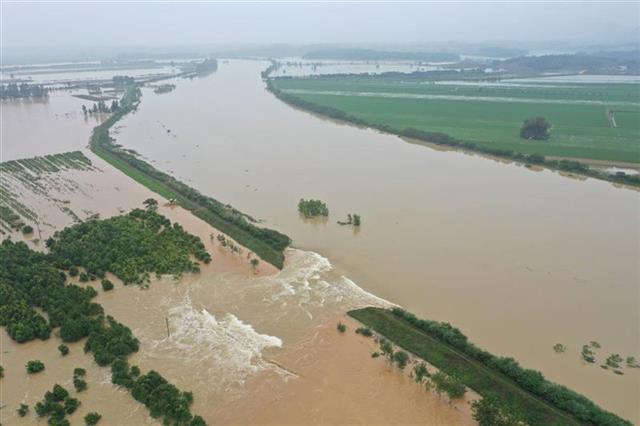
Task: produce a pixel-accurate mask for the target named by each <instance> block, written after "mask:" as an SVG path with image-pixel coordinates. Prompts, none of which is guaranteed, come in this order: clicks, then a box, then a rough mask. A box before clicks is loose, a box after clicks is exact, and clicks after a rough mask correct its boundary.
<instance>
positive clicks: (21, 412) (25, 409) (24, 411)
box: [16, 404, 29, 417]
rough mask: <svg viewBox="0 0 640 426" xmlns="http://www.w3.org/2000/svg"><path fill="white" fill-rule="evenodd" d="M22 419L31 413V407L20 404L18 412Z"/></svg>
mask: <svg viewBox="0 0 640 426" xmlns="http://www.w3.org/2000/svg"><path fill="white" fill-rule="evenodd" d="M16 412H17V413H18V415H19V416H20V417H24V416H26V415H27V413H28V412H29V406H28V405H27V404H20V407H18V409H17V410H16Z"/></svg>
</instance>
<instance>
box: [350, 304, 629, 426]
mask: <svg viewBox="0 0 640 426" xmlns="http://www.w3.org/2000/svg"><path fill="white" fill-rule="evenodd" d="M349 315H350V316H352V317H353V318H355V319H357V320H359V321H360V322H362V323H363V324H365V325H366V326H369V327H371V328H373V329H374V330H375V331H377V332H378V333H381V334H382V335H384V336H385V337H386V338H388V339H389V340H390V341H392V342H393V343H395V344H397V345H399V346H401V347H402V348H404V349H406V350H408V351H410V352H412V353H414V354H416V355H418V356H420V357H421V358H423V359H425V360H426V361H428V362H429V363H431V364H433V365H435V366H436V367H437V368H439V369H440V370H442V371H444V372H445V373H447V374H449V375H452V376H454V377H457V378H458V379H459V380H461V381H462V382H463V383H464V384H466V385H467V386H469V387H470V388H472V389H474V390H475V391H477V392H478V393H480V394H481V395H483V396H485V397H486V396H496V397H497V398H498V399H499V400H500V401H501V403H502V404H504V406H505V407H508V408H510V409H512V410H515V411H516V412H518V413H521V415H523V416H524V417H525V419H526V421H527V424H530V425H548V424H576V425H577V424H581V423H582V422H584V421H587V422H590V423H593V424H598V425H631V422H628V421H625V420H623V419H621V418H619V417H617V416H616V415H614V414H612V413H609V412H607V411H605V410H603V409H601V408H600V407H598V406H597V405H595V404H594V403H593V402H591V401H589V400H588V399H586V398H585V397H583V396H581V395H579V394H577V393H575V392H573V391H571V390H569V389H567V388H566V387H564V386H561V385H556V384H553V383H550V382H548V381H546V380H545V379H544V377H543V376H542V375H541V374H540V373H538V372H535V371H533V370H525V369H523V368H522V367H520V366H519V364H518V363H517V361H515V360H513V359H512V358H498V357H495V356H494V355H491V354H490V353H488V352H486V351H483V350H481V349H479V348H477V347H476V346H475V345H473V344H472V343H470V342H468V341H467V338H466V336H464V335H462V333H460V331H459V330H457V329H455V328H453V327H452V326H451V325H449V324H444V323H436V322H433V321H424V320H419V319H417V318H416V317H415V316H413V315H412V314H410V313H408V312H406V311H403V310H401V309H393V310H385V309H379V308H377V309H376V308H365V309H360V310H354V311H350V312H349ZM427 330H432V332H427ZM454 342H455V343H454Z"/></svg>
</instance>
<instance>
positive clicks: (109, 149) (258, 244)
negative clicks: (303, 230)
mask: <svg viewBox="0 0 640 426" xmlns="http://www.w3.org/2000/svg"><path fill="white" fill-rule="evenodd" d="M140 96H141V93H140V89H139V88H138V87H137V86H130V87H129V88H128V89H127V91H126V92H125V95H124V96H123V98H122V100H121V102H120V108H119V109H118V111H116V112H115V113H114V114H113V115H112V116H111V117H109V119H107V120H106V121H105V122H103V123H102V124H101V125H99V126H97V127H96V128H95V129H94V130H93V135H92V136H91V143H90V146H91V150H92V151H93V152H95V153H96V154H97V155H99V156H100V157H102V158H103V159H104V160H106V161H107V162H109V163H111V164H112V165H113V166H114V167H116V168H118V169H120V170H122V171H123V172H125V173H126V174H127V175H129V176H130V177H132V178H133V179H135V180H136V181H138V182H140V183H142V184H143V185H145V186H146V187H147V188H149V189H150V190H152V191H154V192H156V193H158V194H160V195H161V196H163V197H165V198H167V199H175V201H176V202H178V203H179V204H180V205H182V206H183V207H184V208H186V209H188V210H190V211H191V212H192V213H193V214H194V215H196V216H198V217H199V218H200V219H202V220H204V221H205V222H207V223H209V224H210V225H212V226H213V227H215V228H216V229H218V230H219V231H221V232H223V233H225V234H227V235H229V236H230V237H231V238H233V239H234V240H236V241H237V242H238V243H239V244H241V245H243V246H245V247H246V248H248V249H249V250H252V251H253V252H254V253H255V254H256V255H258V256H259V257H260V258H262V259H263V260H264V261H266V262H269V263H271V264H272V265H274V266H276V267H277V268H280V269H281V268H282V267H283V265H284V250H285V248H287V246H289V244H290V243H291V239H290V238H289V237H288V236H286V235H284V234H281V233H280V232H278V231H275V230H272V229H267V228H262V227H259V226H256V225H254V224H253V223H251V221H250V220H248V216H247V215H245V214H243V213H241V212H239V211H238V210H236V209H234V208H233V207H231V206H229V205H225V204H222V203H221V202H219V201H217V200H215V199H213V198H211V197H208V196H206V195H203V194H201V193H200V192H199V191H197V190H195V189H193V188H191V187H189V186H188V185H186V184H184V183H182V182H180V181H179V180H177V179H175V178H174V177H172V176H170V175H168V174H166V173H163V172H161V171H159V170H157V169H156V168H154V167H153V166H151V165H150V164H149V163H147V162H145V161H143V160H141V159H139V158H138V157H136V156H135V155H132V154H131V153H129V152H127V151H126V150H124V149H121V147H120V146H118V145H116V144H114V143H113V139H112V138H111V136H110V135H109V129H110V128H111V126H113V125H114V124H115V123H116V122H117V121H118V120H120V118H122V117H123V116H124V115H126V114H127V113H128V112H130V111H132V110H133V109H135V107H136V106H137V103H138V101H139V99H140Z"/></svg>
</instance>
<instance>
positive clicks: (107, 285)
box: [100, 278, 113, 291]
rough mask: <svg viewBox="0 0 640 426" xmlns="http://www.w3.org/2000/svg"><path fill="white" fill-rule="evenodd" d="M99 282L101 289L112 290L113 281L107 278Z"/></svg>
mask: <svg viewBox="0 0 640 426" xmlns="http://www.w3.org/2000/svg"><path fill="white" fill-rule="evenodd" d="M100 284H102V290H103V291H111V290H113V283H112V282H111V280H108V279H106V278H105V279H103V280H102V281H101V282H100Z"/></svg>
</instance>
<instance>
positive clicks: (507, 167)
mask: <svg viewBox="0 0 640 426" xmlns="http://www.w3.org/2000/svg"><path fill="white" fill-rule="evenodd" d="M267 65H268V63H266V62H256V61H242V60H230V61H229V63H228V64H226V65H224V66H221V67H220V69H219V70H218V72H217V73H216V74H213V75H211V76H210V77H207V78H202V79H193V80H181V81H180V82H178V83H177V88H176V90H175V91H173V92H172V93H170V94H168V95H165V96H155V95H154V94H153V91H152V90H151V89H145V88H143V89H142V90H143V96H144V98H143V101H142V102H141V104H140V106H139V107H138V109H137V111H136V113H135V114H130V115H128V116H127V117H126V118H124V119H123V120H122V122H120V123H119V124H118V125H117V128H115V129H114V130H113V133H114V134H113V137H114V138H116V139H117V141H116V143H118V144H121V145H122V146H123V147H124V148H127V149H133V150H135V151H136V152H138V153H140V154H141V155H143V156H144V160H145V161H147V162H149V163H151V164H152V165H153V166H154V167H155V168H157V169H159V170H162V171H163V172H166V173H169V174H171V175H172V176H175V177H176V178H178V179H180V180H181V181H183V182H185V183H186V184H188V185H189V186H191V187H193V188H196V189H197V190H198V191H200V192H201V193H203V194H208V195H213V196H215V197H216V198H218V199H221V200H226V201H228V202H229V203H230V204H232V205H233V206H235V207H237V208H238V209H239V210H241V211H245V212H248V213H251V214H252V215H253V216H254V217H256V218H259V219H260V220H261V221H262V220H264V223H265V224H267V226H273V227H275V228H276V229H278V230H279V231H281V232H283V233H285V234H287V235H290V236H291V237H292V238H293V239H294V241H295V246H296V247H298V248H302V249H304V250H311V251H313V252H316V253H322V254H323V255H324V256H326V257H327V258H328V259H330V260H331V265H332V266H333V268H334V269H335V271H336V272H338V273H339V274H342V275H345V276H347V277H349V278H350V279H351V280H353V281H354V282H355V283H357V284H358V285H360V286H361V287H363V288H364V289H366V290H367V291H369V292H371V293H373V294H376V295H378V296H380V297H382V298H384V299H387V300H390V301H391V302H393V303H396V304H398V305H401V306H404V307H406V308H407V309H408V310H410V311H411V312H415V313H416V314H418V315H420V316H421V317H427V318H432V319H437V320H440V321H447V322H451V323H453V324H456V325H458V326H459V327H461V328H462V329H463V330H465V331H466V332H467V333H468V335H469V336H471V338H473V340H474V341H476V342H477V343H478V344H479V345H481V346H482V347H484V348H487V349H489V350H491V351H492V352H493V353H497V354H509V355H511V356H513V357H514V358H516V359H518V360H519V361H520V362H521V363H522V364H523V365H526V366H529V367H531V368H534V369H536V370H539V371H542V372H543V373H544V375H545V376H547V377H548V378H549V379H550V380H553V381H555V382H557V383H562V384H565V385H568V386H570V387H571V388H572V389H575V390H576V391H578V392H580V393H581V394H584V395H586V396H588V397H589V398H591V399H592V400H594V401H596V402H597V403H598V404H600V405H601V406H603V407H606V408H607V409H609V410H612V411H614V412H616V413H617V414H619V415H621V416H624V417H625V418H630V419H634V421H637V420H635V419H637V418H638V417H637V415H638V413H637V409H636V406H637V404H636V403H635V402H636V401H637V397H638V386H637V383H638V382H637V379H638V376H637V374H631V373H627V374H625V375H623V376H619V375H615V374H613V373H612V372H611V371H606V370H603V369H601V368H599V366H598V365H583V364H582V363H580V362H579V355H580V348H581V347H582V345H584V344H585V343H588V342H590V341H591V340H598V341H599V342H601V343H602V349H601V350H600V351H599V352H600V354H599V355H600V356H604V357H606V356H607V354H610V353H620V354H622V355H623V356H626V355H636V357H637V329H638V327H637V326H636V324H639V323H638V321H637V318H638V309H637V306H638V304H637V295H638V281H637V279H636V277H637V274H636V271H637V268H636V266H637V261H636V258H637V255H636V253H637V250H636V246H637V244H636V243H637V234H636V233H635V232H630V230H632V229H635V224H636V222H637V218H636V216H637V205H638V204H637V197H638V193H637V192H636V191H629V190H627V189H621V188H617V187H615V186H613V185H611V184H609V183H607V182H604V181H601V180H596V179H588V180H586V181H578V180H577V179H567V178H566V177H564V176H560V175H559V174H558V173H555V172H552V171H549V170H547V169H544V168H542V170H541V171H537V172H533V171H531V169H529V168H525V167H523V166H521V165H519V164H517V163H516V162H513V161H511V162H508V161H506V160H500V159H496V160H493V161H487V160H485V159H484V158H482V157H480V156H479V155H468V154H463V155H461V154H460V153H459V152H441V151H436V150H432V149H425V148H424V147H420V146H415V145H412V144H408V143H401V142H400V141H398V139H397V137H396V136H393V135H388V134H384V133H381V132H378V131H375V130H372V129H362V128H357V127H356V126H345V125H343V124H340V125H336V124H334V121H332V120H326V119H318V117H319V116H318V115H317V114H309V113H307V112H303V111H301V110H300V109H296V108H292V107H290V106H289V105H288V104H285V103H283V102H281V101H279V100H278V99H277V98H275V97H274V96H273V95H272V94H271V93H269V92H267V91H266V90H264V83H263V82H262V80H261V79H260V75H259V74H260V71H261V70H262V69H264V68H265V67H266V66H267ZM196 102H202V103H204V104H206V105H207V108H203V109H193V108H192V105H194V104H195V103H196ZM247 105H250V106H251V107H250V108H248V107H247ZM185 110H188V111H191V113H190V114H189V115H186V116H185V115H184V114H180V113H179V112H180V111H185ZM166 129H171V133H170V134H169V133H167V132H166ZM212 159H213V164H215V167H212V166H211V164H212ZM222 159H224V161H223V160H222ZM311 159H313V161H311ZM532 168H535V167H532ZM294 177H295V178H294ZM523 188H528V190H527V191H524V190H523ZM381 194H382V195H383V196H381ZM300 198H318V199H321V200H323V201H324V202H326V204H327V206H328V207H329V209H330V213H331V216H330V218H329V220H328V221H327V222H326V223H309V222H306V221H303V220H301V218H300V217H299V214H298V212H297V210H296V208H295V206H296V205H297V203H298V201H299V200H300ZM354 211H356V212H358V213H360V214H362V218H363V225H362V226H360V229H359V230H358V232H357V233H355V232H352V230H351V229H347V228H345V227H342V226H339V225H337V224H336V223H335V221H336V220H341V219H343V218H344V217H346V216H347V213H352V212H354ZM470 212H473V214H470ZM567 218H572V220H570V221H567ZM461 236H463V237H461ZM613 242H615V243H613ZM288 259H290V257H288ZM496 259H499V261H497V262H496ZM593 259H598V262H593ZM328 282H333V281H328ZM273 291H274V292H275V294H279V293H280V292H281V291H283V290H281V288H280V287H275V288H274V290H273ZM550 295H553V299H552V303H550ZM290 303H295V302H294V301H290ZM451 306H456V307H457V308H456V309H455V310H452V309H451ZM244 315H246V314H244ZM239 317H241V318H242V316H240V315H239ZM251 322H252V323H254V321H253V320H252V321H251ZM611 330H616V331H615V333H614V332H612V331H611ZM276 335H277V334H276ZM556 343H562V344H563V345H565V346H566V347H567V348H568V350H567V353H565V354H561V355H559V354H556V353H555V352H554V351H553V346H554V344H556ZM576 360H578V362H576Z"/></svg>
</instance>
